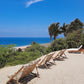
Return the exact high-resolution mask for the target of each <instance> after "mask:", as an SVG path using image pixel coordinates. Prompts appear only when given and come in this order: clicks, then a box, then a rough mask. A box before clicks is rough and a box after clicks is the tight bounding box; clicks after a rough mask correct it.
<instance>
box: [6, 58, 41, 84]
mask: <svg viewBox="0 0 84 84" xmlns="http://www.w3.org/2000/svg"><path fill="white" fill-rule="evenodd" d="M39 61H40V59H39V60H37V61H36V62H35V63H32V64H30V65H24V66H22V67H21V68H20V69H19V70H18V71H17V72H16V73H15V74H14V75H13V76H12V77H10V79H9V80H8V81H7V83H6V84H10V82H11V81H12V80H13V81H15V82H16V83H17V84H19V82H18V80H19V79H20V78H23V77H25V76H26V75H28V74H30V73H32V71H33V70H34V68H35V67H36V65H37V64H38V62H39ZM36 71H37V75H38V74H39V73H38V70H37V67H36Z"/></svg>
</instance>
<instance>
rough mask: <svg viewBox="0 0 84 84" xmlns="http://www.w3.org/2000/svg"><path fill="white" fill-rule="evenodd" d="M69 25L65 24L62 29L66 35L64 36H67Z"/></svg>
mask: <svg viewBox="0 0 84 84" xmlns="http://www.w3.org/2000/svg"><path fill="white" fill-rule="evenodd" d="M68 26H69V25H66V24H65V23H64V24H63V26H61V27H60V29H61V33H64V36H66V35H67V28H68Z"/></svg>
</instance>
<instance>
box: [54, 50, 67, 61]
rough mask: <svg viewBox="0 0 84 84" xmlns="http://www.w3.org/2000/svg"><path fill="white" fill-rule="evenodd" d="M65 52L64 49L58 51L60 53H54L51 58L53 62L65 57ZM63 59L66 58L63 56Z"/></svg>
mask: <svg viewBox="0 0 84 84" xmlns="http://www.w3.org/2000/svg"><path fill="white" fill-rule="evenodd" d="M65 51H66V49H64V50H60V51H58V53H57V52H56V53H55V54H54V56H53V60H56V59H57V58H60V57H63V55H65ZM65 57H66V55H65Z"/></svg>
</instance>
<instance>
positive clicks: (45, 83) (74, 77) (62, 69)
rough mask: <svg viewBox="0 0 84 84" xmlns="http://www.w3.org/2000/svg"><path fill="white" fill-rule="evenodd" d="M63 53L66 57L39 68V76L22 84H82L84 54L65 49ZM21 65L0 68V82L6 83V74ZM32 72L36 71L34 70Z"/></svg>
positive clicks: (83, 78)
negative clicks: (49, 65)
mask: <svg viewBox="0 0 84 84" xmlns="http://www.w3.org/2000/svg"><path fill="white" fill-rule="evenodd" d="M65 54H66V56H67V59H64V61H55V63H56V65H52V66H51V67H50V69H41V68H39V69H38V71H39V75H40V78H37V77H35V78H33V79H31V80H30V81H28V82H26V83H22V84H84V66H83V64H84V54H83V53H80V54H78V53H68V52H67V51H66V52H65ZM21 66H22V65H17V66H9V67H4V68H2V69H0V84H6V82H7V81H8V79H9V78H8V76H9V75H11V74H14V73H15V72H17V71H18V69H20V67H21ZM33 72H34V73H36V70H34V71H33ZM27 79H28V78H26V80H27ZM26 80H25V81H26ZM25 81H24V82H25Z"/></svg>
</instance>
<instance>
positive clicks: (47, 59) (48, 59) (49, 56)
mask: <svg viewBox="0 0 84 84" xmlns="http://www.w3.org/2000/svg"><path fill="white" fill-rule="evenodd" d="M53 55H54V53H51V54H48V56H47V58H46V60H45V63H47V62H49V61H50V60H51V58H52V56H53Z"/></svg>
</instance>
